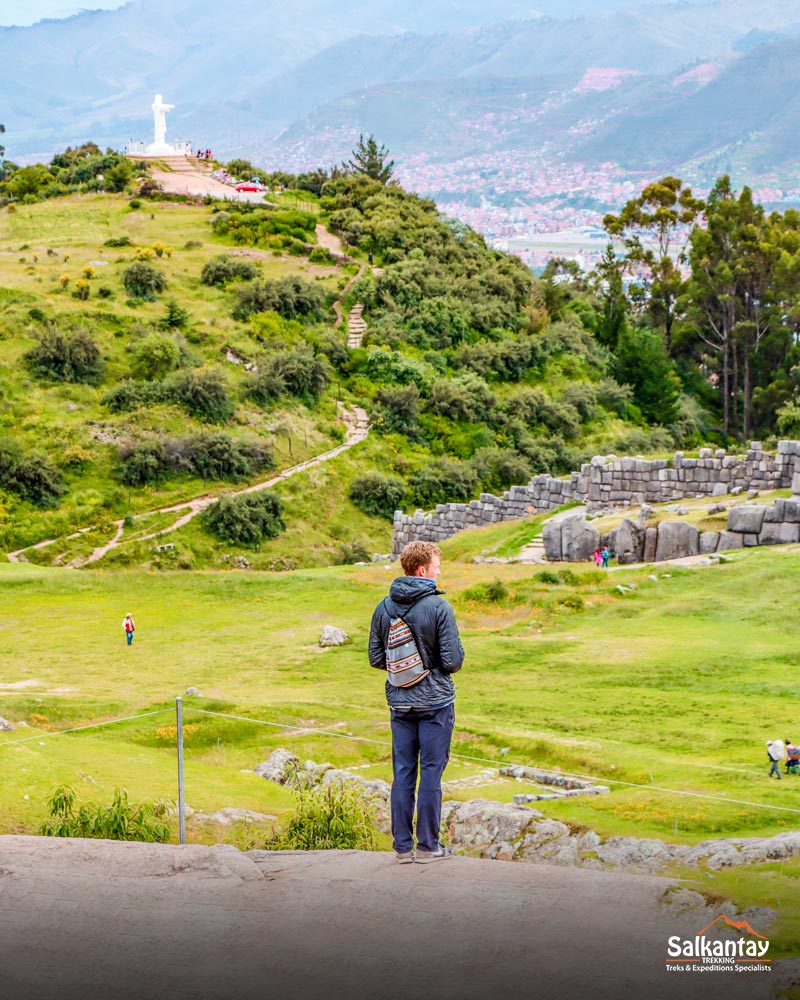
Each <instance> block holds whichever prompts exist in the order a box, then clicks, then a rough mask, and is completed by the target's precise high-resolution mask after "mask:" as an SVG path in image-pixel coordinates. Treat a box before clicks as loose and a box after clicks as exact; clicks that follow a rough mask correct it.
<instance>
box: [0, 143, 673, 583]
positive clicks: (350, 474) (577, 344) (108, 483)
mask: <svg viewBox="0 0 800 1000" xmlns="http://www.w3.org/2000/svg"><path fill="white" fill-rule="evenodd" d="M87 150H88V152H87V153H86V157H88V159H87V163H89V164H90V166H91V168H92V169H95V174H94V178H93V179H90V181H89V182H88V184H86V183H84V184H83V185H82V187H81V185H77V184H75V183H73V181H75V178H76V177H78V176H79V175H80V170H81V169H82V167H81V165H80V164H81V162H82V161H81V155H82V154H80V151H72V152H70V153H69V156H68V155H67V154H64V156H63V157H62V159H65V160H66V161H67V162H68V163H69V164H70V165H69V166H68V167H62V168H57V167H55V166H52V167H51V172H47V171H44V168H41V169H39V168H36V170H37V171H38V172H36V171H34V172H33V173H29V174H26V173H25V172H24V171H17V172H16V173H13V174H11V176H10V179H9V180H7V181H6V182H4V183H0V195H2V194H3V193H4V192H5V193H6V195H8V194H9V193H10V194H13V193H16V195H17V197H15V198H14V199H13V200H8V198H7V197H6V198H3V199H2V201H4V202H5V205H4V207H2V208H0V263H1V264H2V279H0V546H2V548H3V549H5V550H6V551H12V550H15V549H21V548H24V547H29V546H33V545H35V544H37V543H39V542H40V541H42V540H45V539H55V540H56V542H57V544H55V545H51V546H47V547H44V548H40V549H31V550H29V551H28V552H26V554H25V557H26V558H27V559H30V560H32V561H38V562H42V563H47V564H50V563H53V562H56V563H57V564H59V565H61V564H65V563H69V562H70V561H72V560H78V561H80V560H81V559H82V558H85V557H86V556H87V555H88V554H89V552H90V551H91V550H92V549H93V548H94V547H95V546H97V545H100V544H102V543H103V542H105V541H108V540H109V539H110V538H111V537H112V536H113V535H114V534H115V532H116V530H117V527H116V524H115V522H117V521H119V520H120V519H122V518H123V517H125V518H126V524H125V526H124V527H125V544H124V545H123V546H122V547H121V548H119V549H118V550H115V551H114V553H113V554H112V557H113V559H114V560H116V561H117V562H122V563H123V564H125V565H145V564H147V565H152V566H156V567H158V566H161V567H163V566H167V565H173V566H181V567H184V568H190V567H197V566H220V567H222V566H225V565H227V564H228V563H229V561H230V559H231V558H232V557H233V556H235V555H237V554H241V553H242V551H243V545H241V544H240V545H237V544H234V542H232V541H230V540H228V541H227V542H225V541H222V542H220V541H219V540H218V539H214V538H212V536H211V535H210V534H209V533H208V531H206V530H204V529H203V528H202V527H201V525H200V523H199V521H193V522H192V523H191V524H190V525H189V526H187V528H185V529H183V530H182V531H181V532H180V533H179V534H176V535H175V536H174V538H170V539H167V540H168V541H172V542H174V543H175V545H176V549H175V551H173V552H171V553H170V554H169V555H163V556H161V555H158V554H156V555H154V553H153V544H152V541H151V540H148V541H147V542H142V541H140V539H141V537H142V536H143V535H150V534H152V533H153V532H154V531H156V530H159V529H162V528H166V527H168V525H169V518H168V517H167V515H163V514H154V512H155V511H157V510H158V509H159V508H161V507H164V506H165V505H170V504H175V503H177V502H179V501H186V500H188V499H190V498H192V497H196V496H199V495H202V494H206V493H212V494H215V495H219V494H221V493H224V492H231V491H233V490H236V489H241V488H242V487H244V486H246V485H248V484H253V483H256V482H259V481H264V480H266V479H267V478H269V477H270V476H271V475H274V474H275V473H277V472H280V470H282V469H286V468H288V467H290V466H293V465H295V464H297V463H298V462H300V461H303V460H305V459H307V458H309V457H311V456H313V455H317V454H320V453H322V452H325V451H327V450H328V449H330V448H331V447H333V446H335V445H336V444H338V443H340V442H341V441H342V439H343V436H344V432H345V427H344V425H343V423H342V422H341V410H340V409H339V406H340V405H345V406H352V405H353V404H354V403H356V404H359V405H361V406H363V407H366V409H367V410H368V412H369V414H370V416H371V419H372V425H373V430H372V433H371V435H370V437H369V439H368V441H367V442H365V443H363V444H359V445H357V446H356V447H355V448H354V449H353V450H352V451H349V452H347V453H346V454H345V455H343V456H341V458H338V459H336V460H335V461H333V462H331V463H330V464H328V465H325V466H320V467H319V468H316V469H314V470H312V471H310V472H308V473H306V474H304V475H303V476H301V477H296V478H293V479H291V480H286V482H285V483H282V484H281V485H280V486H279V487H277V492H278V493H279V494H280V495H281V497H282V498H283V503H284V522H285V524H286V531H285V532H282V533H280V534H279V535H278V536H277V537H275V538H273V539H272V540H271V541H267V542H265V543H264V544H263V545H262V546H261V547H260V548H259V547H258V546H256V545H254V546H252V549H253V551H248V553H247V557H248V558H250V559H252V560H253V561H254V565H256V566H261V567H264V568H269V567H272V568H279V567H281V566H283V567H291V566H310V565H327V564H330V563H331V562H342V561H345V562H346V561H353V560H354V559H356V558H364V557H365V556H366V557H367V558H369V557H370V556H371V553H372V552H374V551H387V550H388V547H389V536H390V525H389V521H388V519H389V518H390V517H391V513H392V510H393V509H394V508H395V506H404V507H406V508H407V509H409V508H410V509H413V507H414V506H417V505H419V506H423V507H431V506H433V505H435V504H436V503H438V502H442V501H452V500H455V501H458V500H466V499H469V498H471V497H474V496H477V495H478V493H480V492H481V491H482V490H492V491H495V492H496V491H500V490H502V489H504V488H506V487H507V486H509V485H512V484H513V483H516V482H523V481H525V480H527V479H528V478H529V477H530V475H531V474H533V473H536V472H544V471H547V472H556V473H558V472H567V471H569V470H570V469H572V468H574V467H575V466H576V465H577V463H578V462H579V461H581V459H583V458H586V457H588V456H589V455H590V454H592V453H594V452H596V451H598V450H602V449H604V448H605V449H607V450H608V449H611V448H616V449H617V450H625V449H626V448H628V449H634V450H642V449H644V450H648V449H650V450H651V449H652V448H654V447H663V446H665V445H666V444H668V443H670V436H669V434H667V433H666V432H664V431H663V430H660V429H657V430H656V431H654V432H652V433H651V430H650V428H649V427H648V425H647V423H646V422H645V420H644V418H643V416H642V413H641V412H640V411H639V410H637V409H636V407H635V406H634V405H633V404H632V394H631V390H630V389H629V388H628V387H626V386H623V385H620V384H619V383H617V382H616V381H615V379H614V378H613V376H612V370H613V358H612V357H611V355H610V354H609V352H608V351H607V350H605V349H604V348H602V347H601V346H600V345H599V343H598V342H597V340H596V339H595V337H594V333H593V329H594V327H595V326H596V324H597V323H598V322H599V319H598V315H597V313H596V311H594V310H593V307H592V306H591V304H588V303H587V302H581V301H577V300H576V301H572V300H571V299H570V297H569V296H567V297H566V298H565V297H564V296H560V297H559V295H557V294H554V295H553V302H555V303H556V306H557V308H556V307H555V306H553V305H552V304H551V303H549V302H548V293H547V290H546V289H543V288H542V287H541V286H539V285H538V283H536V282H535V281H534V279H533V278H532V276H531V274H530V273H529V272H528V271H527V269H526V268H525V267H524V266H523V265H522V264H521V263H520V262H519V261H518V260H517V259H516V258H514V257H510V256H506V255H503V254H500V253H498V252H496V251H492V250H489V249H488V248H487V247H486V245H485V244H484V242H483V240H482V239H481V237H480V236H478V235H477V234H476V233H474V232H473V231H471V230H469V229H468V228H466V227H464V226H462V225H461V224H459V223H456V222H454V221H453V220H449V219H445V218H443V217H442V216H440V215H439V214H438V212H437V211H436V208H435V205H434V204H433V203H432V202H430V201H427V200H425V199H421V198H418V197H415V196H413V195H410V194H407V193H405V192H404V191H402V189H400V188H399V187H395V186H384V185H382V184H379V183H377V182H376V181H371V180H369V179H368V178H366V177H363V176H361V177H358V176H356V177H345V178H341V179H339V180H334V181H330V182H329V183H328V184H327V185H326V186H325V188H324V190H323V191H322V197H319V196H318V195H316V194H313V193H310V192H309V191H307V190H304V191H300V192H292V191H288V192H285V193H283V194H276V195H274V202H275V204H273V205H271V206H270V205H267V206H263V207H259V206H254V205H248V204H243V205H231V204H230V203H217V204H214V203H211V202H208V203H202V202H201V201H200V200H198V199H188V198H186V197H179V196H172V197H171V196H167V195H164V194H163V193H160V192H158V191H153V190H152V186H150V187H149V188H148V186H147V185H145V189H146V190H149V192H150V196H149V197H147V196H140V197H134V198H131V197H130V196H129V194H126V193H125V192H119V193H116V194H112V193H101V192H98V191H91V190H85V189H86V188H87V187H88V188H92V187H95V188H96V187H98V186H102V173H99V174H98V173H97V171H98V170H100V169H101V167H102V164H103V162H104V160H103V158H102V154H99V153H92V151H91V150H89V149H88V147H87ZM68 152H69V151H68ZM76 155H77V157H78V159H77V161H76V162H77V163H78V166H75V165H74V164H73V162H72V161H73V160H75V157H76ZM57 159H59V158H57ZM59 162H60V160H59ZM54 163H55V161H54ZM27 169H28V168H26V170H27ZM31 169H32V170H33V168H31ZM87 169H88V168H87ZM112 169H114V170H121V169H122V168H121V167H119V165H117V166H115V167H113V168H112ZM89 175H91V171H89ZM80 176H82V175H80ZM98 178H99V179H98ZM23 182H24V184H25V185H29V187H28V188H25V190H27V193H26V194H24V195H21V192H22V190H23ZM70 184H71V185H72V186H70ZM30 185H33V186H32V187H30ZM37 185H38V186H37ZM70 191H73V193H71V194H70V193H69V192H70ZM317 225H322V226H323V227H327V229H328V230H329V232H331V233H333V234H335V235H338V236H339V237H341V239H342V240H343V241H344V245H346V246H347V247H348V249H349V254H350V261H349V262H348V261H347V260H346V259H344V258H340V257H334V256H332V255H331V254H330V252H329V251H328V250H327V249H325V248H324V247H322V246H319V245H318V243H317V234H316V227H317ZM334 243H335V241H334ZM368 255H371V256H372V266H369V265H368V263H367V256H368ZM359 269H360V270H359ZM356 275H359V276H358V279H357V280H356V282H355V285H354V286H353V287H352V288H351V289H350V290H349V291H348V292H347V293H346V294H345V296H344V299H343V303H342V308H343V309H344V312H345V314H346V313H347V311H348V310H349V308H351V307H352V305H353V304H355V303H356V302H360V303H362V304H363V305H364V307H365V312H364V315H365V318H366V320H367V323H368V330H367V335H366V337H365V339H364V342H363V346H362V347H360V348H357V349H350V350H348V349H347V348H346V346H345V343H346V323H345V324H344V326H343V327H340V328H339V329H336V328H335V326H334V311H333V308H332V307H333V303H334V300H335V299H336V298H337V297H341V296H342V294H343V290H344V289H345V286H346V285H347V284H348V283H349V282H352V280H353V278H354V277H355V276H356ZM548 310H549V311H548ZM237 362H240V363H237ZM248 367H249V369H250V370H246V369H247V368H248ZM368 473H373V474H374V475H377V484H376V481H375V478H374V475H373V478H372V480H370V481H369V482H368V483H367V484H366V486H363V489H362V492H361V494H360V495H359V497H357V498H356V499H357V503H356V504H355V505H354V504H353V503H352V502H351V500H350V493H351V486H352V484H353V481H354V480H357V479H360V478H361V477H363V476H364V475H365V474H368ZM362 485H363V484H362ZM85 529H90V530H87V531H85V533H84V534H83V535H81V536H80V537H77V538H71V537H70V536H71V535H73V534H74V533H75V532H77V531H84V530H85ZM112 557H110V558H112Z"/></svg>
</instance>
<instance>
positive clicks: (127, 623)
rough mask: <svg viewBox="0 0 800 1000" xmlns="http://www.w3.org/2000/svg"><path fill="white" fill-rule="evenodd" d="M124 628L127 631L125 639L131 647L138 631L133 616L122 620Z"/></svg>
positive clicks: (127, 616)
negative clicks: (134, 634)
mask: <svg viewBox="0 0 800 1000" xmlns="http://www.w3.org/2000/svg"><path fill="white" fill-rule="evenodd" d="M122 627H123V628H124V629H125V638H126V639H127V640H128V645H129V646H130V645H132V644H133V633H134V631H135V630H136V626H135V625H134V624H133V615H125V617H124V618H123V619H122Z"/></svg>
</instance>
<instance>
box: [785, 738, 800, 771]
mask: <svg viewBox="0 0 800 1000" xmlns="http://www.w3.org/2000/svg"><path fill="white" fill-rule="evenodd" d="M786 773H787V774H789V773H791V774H798V773H800V746H797V745H796V744H795V743H792V741H791V740H787V741H786Z"/></svg>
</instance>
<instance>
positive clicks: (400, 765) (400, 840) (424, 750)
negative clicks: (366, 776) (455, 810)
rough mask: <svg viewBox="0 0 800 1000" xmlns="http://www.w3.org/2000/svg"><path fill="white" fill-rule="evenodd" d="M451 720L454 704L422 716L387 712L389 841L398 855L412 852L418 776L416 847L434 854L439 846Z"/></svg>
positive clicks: (454, 718) (411, 712) (421, 711)
mask: <svg viewBox="0 0 800 1000" xmlns="http://www.w3.org/2000/svg"><path fill="white" fill-rule="evenodd" d="M455 721H456V712H455V706H454V705H446V706H445V707H444V708H439V709H431V710H427V711H426V710H419V709H416V710H412V711H410V712H396V711H394V710H393V711H392V769H393V771H394V781H393V782H392V837H393V839H394V849H395V851H397V852H398V853H404V852H406V851H412V850H413V849H414V799H415V792H416V788H417V777H418V776H419V795H418V796H417V802H416V805H417V847H418V848H419V849H420V850H421V851H435V850H436V849H437V848H438V846H439V825H440V823H441V819H442V774H443V773H444V769H445V767H447V762H448V761H449V760H450V739H451V737H452V735H453V726H454V725H455Z"/></svg>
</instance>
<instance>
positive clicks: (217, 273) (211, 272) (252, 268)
mask: <svg viewBox="0 0 800 1000" xmlns="http://www.w3.org/2000/svg"><path fill="white" fill-rule="evenodd" d="M257 275H258V268H257V267H256V265H255V264H254V263H253V262H252V261H249V260H244V259H242V258H241V257H231V256H230V255H229V254H226V253H221V254H218V255H217V256H216V257H212V258H211V260H209V261H207V262H206V263H205V264H204V265H203V270H202V271H201V272H200V281H201V282H202V284H204V285H226V284H227V283H228V282H229V281H235V280H236V279H237V278H239V279H241V280H242V281H252V280H253V279H254V278H255V277H256V276H257Z"/></svg>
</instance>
